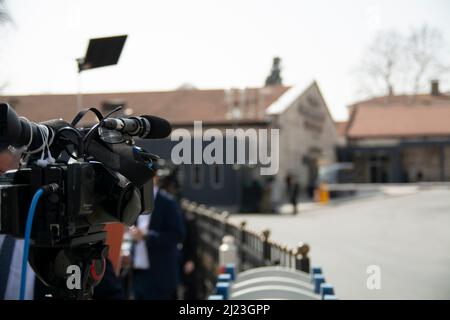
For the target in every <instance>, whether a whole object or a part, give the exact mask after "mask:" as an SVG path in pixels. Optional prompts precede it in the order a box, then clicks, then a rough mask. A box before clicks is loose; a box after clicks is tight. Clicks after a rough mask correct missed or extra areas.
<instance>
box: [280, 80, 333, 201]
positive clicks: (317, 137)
mask: <svg viewBox="0 0 450 320" xmlns="http://www.w3.org/2000/svg"><path fill="white" fill-rule="evenodd" d="M272 125H273V126H274V127H278V128H280V146H279V149H280V170H279V173H278V174H277V176H276V183H275V184H276V188H277V191H278V193H281V195H279V194H275V195H274V198H275V199H274V200H276V201H277V200H279V199H277V198H279V197H280V196H281V197H283V196H284V189H285V186H284V178H285V177H286V175H287V174H293V175H295V176H297V178H298V181H299V183H300V187H301V188H302V189H303V190H306V188H307V187H308V184H309V179H310V177H309V175H310V173H309V169H308V162H309V161H310V162H317V163H332V162H334V161H335V153H336V151H335V149H336V146H337V144H338V135H337V131H336V128H335V124H334V122H333V120H332V118H331V116H330V114H329V112H328V110H327V106H326V104H325V101H324V99H323V98H322V96H321V93H320V90H319V88H318V86H317V84H316V83H313V84H312V85H311V86H310V87H309V88H307V89H306V90H305V91H304V92H303V94H301V95H300V96H299V97H298V98H297V99H296V100H295V101H294V102H293V103H292V104H291V105H290V106H289V107H288V108H287V109H286V110H285V112H283V113H282V114H279V115H277V116H275V117H274V118H273V123H272ZM309 159H310V160H309ZM280 190H281V192H280ZM281 200H282V199H281Z"/></svg>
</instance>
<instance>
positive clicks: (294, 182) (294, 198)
mask: <svg viewBox="0 0 450 320" xmlns="http://www.w3.org/2000/svg"><path fill="white" fill-rule="evenodd" d="M299 193H300V185H299V184H298V181H297V179H296V178H293V180H292V185H291V194H290V200H291V204H292V206H293V208H292V213H293V214H297V213H298V210H297V199H298V194H299Z"/></svg>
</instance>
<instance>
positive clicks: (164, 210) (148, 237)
mask: <svg viewBox="0 0 450 320" xmlns="http://www.w3.org/2000/svg"><path fill="white" fill-rule="evenodd" d="M154 184H155V187H154V197H155V205H154V209H153V212H152V213H151V214H150V215H140V216H139V218H138V220H137V226H135V227H131V228H130V234H131V236H132V238H133V240H134V241H135V244H134V248H133V249H134V250H133V251H134V254H133V268H134V270H133V290H134V297H135V299H137V300H150V299H151V300H171V299H175V298H176V290H177V286H178V284H179V269H178V268H179V252H178V244H179V243H181V242H182V241H183V239H184V235H185V229H184V225H183V221H182V214H181V209H180V207H179V205H178V202H177V201H176V200H175V198H174V197H173V196H172V195H170V194H168V193H167V192H166V191H164V190H159V188H158V187H157V185H158V179H157V177H155V178H154Z"/></svg>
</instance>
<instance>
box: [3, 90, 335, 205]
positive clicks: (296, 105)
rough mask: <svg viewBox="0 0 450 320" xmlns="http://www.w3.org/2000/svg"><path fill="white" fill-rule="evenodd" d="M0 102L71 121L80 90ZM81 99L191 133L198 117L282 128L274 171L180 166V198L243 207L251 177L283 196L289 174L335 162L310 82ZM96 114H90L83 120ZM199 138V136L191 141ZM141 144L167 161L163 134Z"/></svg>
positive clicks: (33, 115) (303, 181) (215, 123)
mask: <svg viewBox="0 0 450 320" xmlns="http://www.w3.org/2000/svg"><path fill="white" fill-rule="evenodd" d="M0 100H2V101H4V102H8V103H9V104H10V105H12V106H13V107H14V108H15V109H16V111H17V113H18V114H19V115H22V116H25V117H27V118H28V119H29V120H32V121H36V122H40V121H44V120H48V119H51V118H55V117H61V118H63V119H65V120H66V121H68V122H70V121H71V120H72V118H73V117H74V116H75V114H76V113H77V96H76V95H73V94H65V95H30V96H3V97H0ZM83 105H84V106H97V107H98V108H99V109H100V110H101V111H102V112H104V113H106V112H109V111H111V110H113V109H114V108H115V107H117V105H123V106H124V108H123V109H122V111H121V113H122V114H123V115H126V116H129V115H141V114H151V115H156V116H159V117H163V118H166V119H168V120H169V121H170V122H171V123H172V125H173V127H174V129H179V128H183V129H187V130H189V131H190V132H192V131H193V124H194V121H199V120H201V121H202V122H203V123H202V125H203V128H204V129H207V128H217V129H219V130H221V131H222V132H224V130H226V129H227V128H243V129H248V128H255V129H279V130H280V131H279V146H278V147H279V171H278V173H277V174H276V175H275V176H273V177H268V176H261V175H260V174H259V170H258V169H259V166H258V165H235V164H234V165H233V164H224V165H214V164H213V165H206V164H199V165H181V166H179V170H178V172H179V176H180V180H181V182H182V186H183V189H182V192H183V194H184V196H186V197H188V198H190V199H191V200H194V201H198V202H201V203H205V204H209V205H217V206H231V205H239V206H240V207H242V206H245V205H246V203H248V202H251V201H253V200H254V199H253V200H251V199H250V200H249V196H250V198H251V197H252V196H253V195H254V192H252V190H253V189H252V187H253V186H254V185H255V183H256V182H257V183H258V184H259V186H260V190H261V192H262V193H264V192H265V191H264V190H265V189H263V187H264V186H265V185H267V184H268V183H269V181H270V185H271V187H270V195H269V196H270V202H281V201H283V197H284V181H285V177H286V176H287V175H288V174H291V175H294V176H297V177H298V181H299V183H300V186H301V187H302V188H303V189H304V190H306V189H307V188H308V186H311V185H312V184H313V183H314V181H315V179H316V175H317V166H318V164H319V163H323V162H334V161H335V149H336V145H337V139H338V138H337V133H336V128H335V126H334V122H333V119H332V117H331V115H330V113H329V111H328V107H327V105H326V102H325V101H324V99H323V96H322V94H321V92H320V90H319V87H318V85H317V83H316V82H315V81H311V82H310V83H308V84H307V85H303V86H295V87H287V86H282V85H274V86H266V87H263V88H246V89H229V90H197V89H193V88H181V89H179V90H175V91H161V92H127V93H98V94H97V93H96V94H84V95H83ZM119 115H120V114H115V116H119ZM94 120H95V119H94V117H93V115H89V116H87V118H86V119H85V122H88V123H89V122H93V121H94ZM197 138H200V137H194V140H195V139H197ZM224 139H226V137H225V138H224ZM139 143H140V144H142V145H144V146H145V147H146V148H147V149H149V150H150V151H151V152H153V153H156V154H159V155H160V156H161V157H162V158H164V159H169V160H170V158H171V150H172V147H173V146H174V145H175V144H176V143H177V142H176V141H170V140H169V139H163V140H142V141H140V142H139ZM202 143H203V145H205V142H202ZM246 146H247V145H246ZM169 162H170V161H169ZM253 209H254V208H253ZM249 210H250V211H251V210H252V209H249Z"/></svg>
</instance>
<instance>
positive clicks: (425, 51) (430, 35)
mask: <svg viewBox="0 0 450 320" xmlns="http://www.w3.org/2000/svg"><path fill="white" fill-rule="evenodd" d="M443 47H444V41H443V36H442V33H441V32H440V31H439V30H437V29H433V28H430V27H428V26H427V25H424V26H422V27H420V28H416V29H412V30H411V33H410V35H409V36H408V37H407V42H406V48H405V49H406V53H407V56H408V57H409V59H410V65H411V70H412V73H413V74H412V79H411V80H412V87H413V88H412V90H413V93H414V94H417V93H418V92H419V90H420V89H421V85H422V80H423V79H424V78H425V77H427V76H428V77H437V76H438V74H439V73H441V72H442V71H443V64H442V62H441V61H440V60H441V59H440V56H439V54H440V52H441V50H442V49H443Z"/></svg>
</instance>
